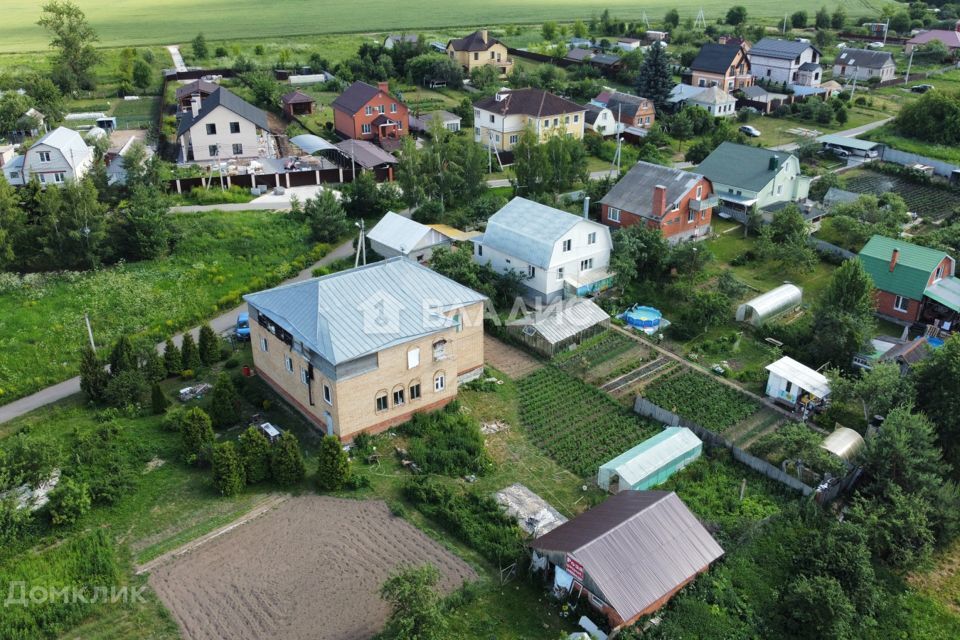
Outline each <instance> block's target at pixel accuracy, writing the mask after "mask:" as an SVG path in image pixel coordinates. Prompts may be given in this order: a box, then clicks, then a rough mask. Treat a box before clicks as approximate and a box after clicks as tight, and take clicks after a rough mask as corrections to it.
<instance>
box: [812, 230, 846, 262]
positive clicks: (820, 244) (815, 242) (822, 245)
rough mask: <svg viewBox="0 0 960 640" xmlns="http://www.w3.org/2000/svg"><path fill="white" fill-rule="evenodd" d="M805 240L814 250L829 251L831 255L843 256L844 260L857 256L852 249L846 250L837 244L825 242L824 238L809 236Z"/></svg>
mask: <svg viewBox="0 0 960 640" xmlns="http://www.w3.org/2000/svg"><path fill="white" fill-rule="evenodd" d="M807 242H808V243H809V244H810V246H811V247H813V248H814V250H816V251H818V252H821V253H830V254H833V255H835V256H839V257H840V258H843V259H844V260H849V259H850V258H856V257H857V254H855V253H854V252H853V251H847V250H846V249H844V248H843V247H838V246H837V245H835V244H830V243H829V242H826V241H824V240H820V239H819V238H814V237H813V236H810V237H809V238H808V239H807Z"/></svg>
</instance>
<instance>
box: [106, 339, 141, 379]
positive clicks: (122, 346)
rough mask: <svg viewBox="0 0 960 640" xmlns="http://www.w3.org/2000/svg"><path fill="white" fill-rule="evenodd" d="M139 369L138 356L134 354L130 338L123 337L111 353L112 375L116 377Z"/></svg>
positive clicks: (118, 340)
mask: <svg viewBox="0 0 960 640" xmlns="http://www.w3.org/2000/svg"><path fill="white" fill-rule="evenodd" d="M137 368H138V366H137V356H136V354H135V353H134V352H133V345H132V344H131V343H130V338H128V337H127V336H126V335H121V336H120V337H119V338H117V342H116V343H115V344H114V345H113V351H111V352H110V375H111V376H114V377H116V376H118V375H120V374H121V373H123V372H125V371H135V370H136V369H137Z"/></svg>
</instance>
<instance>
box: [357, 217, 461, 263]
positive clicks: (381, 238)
mask: <svg viewBox="0 0 960 640" xmlns="http://www.w3.org/2000/svg"><path fill="white" fill-rule="evenodd" d="M367 238H368V239H369V240H370V248H371V249H373V250H374V251H376V252H377V253H379V254H380V255H381V256H383V257H384V258H394V257H396V256H407V257H409V258H411V259H413V260H416V261H417V262H428V261H429V260H430V256H431V254H433V250H434V249H436V248H437V247H449V246H450V245H451V244H452V240H451V239H450V238H449V237H447V236H445V235H443V234H442V233H440V232H439V231H437V230H436V229H434V228H433V227H428V226H427V225H425V224H421V223H419V222H417V221H416V220H411V219H410V218H407V217H404V216H402V215H400V214H399V213H394V212H393V211H388V212H387V214H386V215H385V216H383V217H382V218H381V219H380V221H379V222H377V224H376V225H375V226H374V227H373V229H370V231H369V232H368V233H367Z"/></svg>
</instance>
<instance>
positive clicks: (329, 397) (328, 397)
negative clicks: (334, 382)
mask: <svg viewBox="0 0 960 640" xmlns="http://www.w3.org/2000/svg"><path fill="white" fill-rule="evenodd" d="M323 401H324V402H326V403H327V404H333V393H332V392H331V391H330V385H328V384H325V385H323Z"/></svg>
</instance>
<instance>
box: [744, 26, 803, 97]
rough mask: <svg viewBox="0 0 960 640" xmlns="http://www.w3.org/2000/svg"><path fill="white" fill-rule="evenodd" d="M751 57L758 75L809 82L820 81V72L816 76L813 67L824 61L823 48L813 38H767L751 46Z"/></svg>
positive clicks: (753, 68) (782, 80)
mask: <svg viewBox="0 0 960 640" xmlns="http://www.w3.org/2000/svg"><path fill="white" fill-rule="evenodd" d="M747 57H748V58H749V59H750V69H751V73H752V74H753V76H754V77H755V78H760V79H762V80H769V81H771V82H786V83H787V84H803V85H805V86H819V84H820V74H817V75H816V78H815V79H814V74H813V71H814V69H813V67H814V66H819V64H820V51H819V50H818V49H817V48H816V47H814V46H813V45H812V44H810V43H809V42H800V41H797V40H779V39H777V38H764V39H763V40H761V41H760V42H758V43H756V44H755V45H753V47H751V48H750V50H749V51H748V52H747ZM801 67H803V70H801ZM801 75H802V76H803V77H801Z"/></svg>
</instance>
